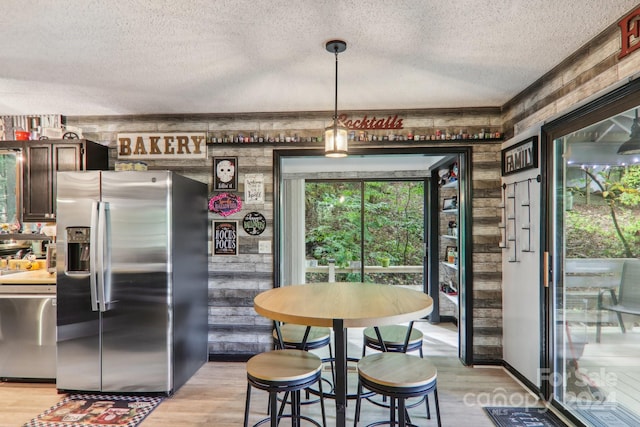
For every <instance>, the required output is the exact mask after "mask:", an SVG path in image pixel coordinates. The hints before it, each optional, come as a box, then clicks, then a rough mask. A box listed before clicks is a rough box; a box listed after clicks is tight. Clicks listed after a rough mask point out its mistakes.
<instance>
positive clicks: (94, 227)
mask: <svg viewBox="0 0 640 427" xmlns="http://www.w3.org/2000/svg"><path fill="white" fill-rule="evenodd" d="M99 205H100V202H93V203H91V228H90V229H89V235H90V237H89V288H90V290H91V310H93V311H98V287H97V280H96V276H97V271H98V270H97V265H96V264H97V262H96V261H97V259H98V258H97V255H96V248H97V247H98V245H97V243H98V242H97V241H98V236H97V231H98V219H99V218H98V209H99Z"/></svg>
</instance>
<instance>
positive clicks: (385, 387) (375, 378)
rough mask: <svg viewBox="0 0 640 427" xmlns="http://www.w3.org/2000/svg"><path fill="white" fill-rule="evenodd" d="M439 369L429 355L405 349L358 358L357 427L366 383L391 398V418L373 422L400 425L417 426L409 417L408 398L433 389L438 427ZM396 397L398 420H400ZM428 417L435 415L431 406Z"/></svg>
mask: <svg viewBox="0 0 640 427" xmlns="http://www.w3.org/2000/svg"><path fill="white" fill-rule="evenodd" d="M437 377H438V372H437V370H436V368H435V366H433V364H431V362H429V361H428V360H427V359H423V358H420V357H416V356H412V355H408V354H405V353H389V352H387V353H376V354H371V355H368V356H365V357H363V358H362V359H360V361H359V362H358V399H357V401H356V412H355V421H354V424H353V425H354V427H357V425H358V422H359V421H360V407H361V405H362V399H361V397H362V389H363V387H364V388H366V389H367V390H369V391H372V392H375V393H377V394H381V395H383V396H386V397H389V398H390V399H391V405H390V410H389V421H378V422H374V423H372V424H369V426H377V425H383V424H389V425H391V426H395V425H398V426H399V427H407V426H415V425H414V424H411V423H410V422H409V421H408V420H407V415H406V406H405V399H407V398H409V397H420V396H424V397H425V401H427V402H428V395H429V394H431V393H433V396H434V400H435V406H436V418H437V422H438V427H441V426H442V424H441V421H440V406H439V403H438V389H437ZM396 401H397V403H398V405H397V420H398V421H397V422H396ZM427 418H429V419H430V418H431V414H430V413H429V409H428V406H427Z"/></svg>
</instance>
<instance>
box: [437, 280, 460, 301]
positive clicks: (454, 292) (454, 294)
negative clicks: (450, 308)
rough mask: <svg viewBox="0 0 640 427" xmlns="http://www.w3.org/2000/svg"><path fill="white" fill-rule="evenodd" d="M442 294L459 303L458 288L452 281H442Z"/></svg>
mask: <svg viewBox="0 0 640 427" xmlns="http://www.w3.org/2000/svg"><path fill="white" fill-rule="evenodd" d="M440 294H441V295H444V297H445V298H447V299H448V300H449V301H451V302H452V303H454V304H456V305H458V289H456V287H455V285H454V284H453V282H452V281H449V283H440Z"/></svg>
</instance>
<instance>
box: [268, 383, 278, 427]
mask: <svg viewBox="0 0 640 427" xmlns="http://www.w3.org/2000/svg"><path fill="white" fill-rule="evenodd" d="M269 411H270V413H271V427H278V393H275V392H269Z"/></svg>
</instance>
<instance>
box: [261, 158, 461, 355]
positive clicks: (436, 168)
mask: <svg viewBox="0 0 640 427" xmlns="http://www.w3.org/2000/svg"><path fill="white" fill-rule="evenodd" d="M467 155H468V153H467V152H466V151H465V150H457V151H456V150H455V149H453V150H452V149H448V150H443V149H438V148H435V147H434V148H431V149H427V148H423V149H418V150H412V151H408V150H407V151H405V150H393V151H392V150H375V149H373V150H372V149H369V150H361V152H358V153H351V154H350V155H349V157H347V158H346V159H338V160H336V159H327V158H325V157H324V156H323V155H322V152H321V151H319V150H286V151H285V150H275V151H274V172H275V173H274V178H275V181H274V201H275V206H274V213H275V216H274V248H275V251H274V261H275V269H274V273H275V278H274V279H275V280H274V283H275V286H289V285H299V284H304V283H311V282H327V281H350V282H364V283H369V282H371V283H385V284H389V285H397V286H407V287H412V288H415V289H418V290H420V291H422V292H425V293H427V294H429V295H430V296H431V297H432V298H433V300H434V310H433V312H432V314H431V315H429V321H430V322H432V323H439V322H453V323H455V324H456V325H457V326H458V330H459V351H460V356H461V359H462V360H463V362H465V360H466V358H467V357H469V358H470V357H471V353H472V346H471V338H472V333H471V331H472V328H471V324H472V319H471V311H470V307H471V303H470V301H469V303H467V304H465V299H466V295H467V294H468V295H471V292H470V290H468V289H470V284H471V277H472V275H471V268H470V258H471V257H470V254H469V255H466V254H465V252H466V251H465V249H466V248H467V247H468V248H469V249H470V246H467V243H466V236H468V235H469V236H470V233H468V234H467V233H465V232H464V231H460V232H458V230H464V227H466V226H468V225H469V222H470V221H468V220H465V218H466V214H465V212H467V210H468V213H469V214H470V203H469V200H470V196H469V194H467V193H468V192H469V189H465V185H464V183H465V181H464V179H463V178H464V176H465V174H466V173H468V172H466V171H464V169H465V167H464V165H467V164H468V161H467ZM454 170H455V175H454V176H452V175H451V173H452V172H453V171H454ZM445 184H446V185H445ZM445 199H446V200H445ZM445 204H446V206H445ZM469 245H470V243H469ZM465 265H469V268H466V269H465V268H464V266H465ZM467 288H468V289H467ZM469 299H470V298H469ZM461 310H462V311H461ZM466 310H468V315H467V311H466ZM459 319H464V322H459V321H458V320H459Z"/></svg>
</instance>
